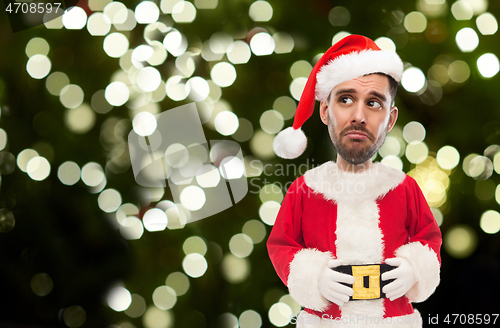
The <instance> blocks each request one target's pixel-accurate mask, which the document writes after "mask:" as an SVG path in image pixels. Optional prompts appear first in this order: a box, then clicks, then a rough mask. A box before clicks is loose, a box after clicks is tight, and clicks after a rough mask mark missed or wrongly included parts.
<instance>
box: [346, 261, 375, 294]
mask: <svg viewBox="0 0 500 328" xmlns="http://www.w3.org/2000/svg"><path fill="white" fill-rule="evenodd" d="M352 275H353V277H354V284H353V285H352V289H353V290H354V294H353V295H352V299H355V300H371V299H376V298H380V265H378V264H374V265H363V266H355V265H353V266H352ZM366 280H368V281H366ZM366 282H368V284H366ZM365 285H368V286H367V287H365Z"/></svg>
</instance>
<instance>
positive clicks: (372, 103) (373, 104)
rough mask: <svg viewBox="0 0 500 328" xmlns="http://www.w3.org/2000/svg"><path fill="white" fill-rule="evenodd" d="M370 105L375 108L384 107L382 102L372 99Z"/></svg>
mask: <svg viewBox="0 0 500 328" xmlns="http://www.w3.org/2000/svg"><path fill="white" fill-rule="evenodd" d="M368 106H370V107H373V108H380V107H382V104H381V103H379V102H378V101H376V100H371V101H369V102H368Z"/></svg>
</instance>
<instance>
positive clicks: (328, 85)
mask: <svg viewBox="0 0 500 328" xmlns="http://www.w3.org/2000/svg"><path fill="white" fill-rule="evenodd" d="M373 73H384V74H387V75H389V76H391V77H392V78H394V80H396V82H399V81H401V75H402V74H403V62H402V61H401V58H399V56H398V55H397V54H396V53H395V52H394V51H384V50H381V49H380V48H379V47H378V46H377V45H376V44H375V42H373V41H372V40H371V39H369V38H367V37H364V36H362V35H349V36H346V37H345V38H343V39H342V40H340V41H339V42H337V43H335V44H334V45H333V46H332V47H331V48H330V49H328V50H327V51H326V52H325V53H324V54H323V56H322V57H321V58H320V59H319V60H318V62H317V63H316V65H314V68H313V70H312V72H311V74H310V75H309V78H308V79H307V83H306V86H305V88H304V91H303V92H302V96H301V97H300V101H299V105H298V106H297V110H296V111H295V117H294V120H293V126H292V127H288V128H286V129H284V130H283V131H281V132H280V133H278V135H277V136H276V137H275V138H274V142H273V148H274V152H275V153H276V155H278V156H279V157H282V158H287V159H292V158H296V157H299V156H300V155H301V154H302V153H303V152H304V150H305V149H306V146H307V138H306V136H305V134H304V132H303V131H302V129H301V127H302V125H303V124H304V123H305V121H306V120H307V119H308V118H309V117H311V115H312V114H313V112H314V105H315V100H316V99H317V100H319V101H326V100H327V98H328V95H329V94H330V93H331V92H332V90H333V88H335V86H336V85H338V84H340V83H342V82H345V81H349V80H352V79H354V78H357V77H360V76H363V75H368V74H373Z"/></svg>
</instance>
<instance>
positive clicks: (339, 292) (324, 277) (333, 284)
mask: <svg viewBox="0 0 500 328" xmlns="http://www.w3.org/2000/svg"><path fill="white" fill-rule="evenodd" d="M339 265H342V261H341V260H330V261H328V263H327V265H326V267H325V268H324V269H323V272H322V273H321V275H320V276H319V282H318V284H319V292H320V293H321V295H323V297H324V298H326V299H327V300H329V301H330V302H332V303H335V304H337V305H338V306H342V305H344V303H345V302H347V301H349V297H350V296H352V294H353V293H354V291H353V290H352V288H350V287H347V286H345V285H342V284H341V283H342V282H343V283H346V284H351V285H352V284H354V277H353V276H350V275H348V274H345V273H340V272H337V271H335V270H332V269H333V268H336V267H338V266H339Z"/></svg>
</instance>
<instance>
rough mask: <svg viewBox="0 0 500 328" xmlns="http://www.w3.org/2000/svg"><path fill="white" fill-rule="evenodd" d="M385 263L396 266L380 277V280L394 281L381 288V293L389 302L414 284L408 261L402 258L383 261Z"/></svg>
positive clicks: (413, 276)
mask: <svg viewBox="0 0 500 328" xmlns="http://www.w3.org/2000/svg"><path fill="white" fill-rule="evenodd" d="M385 263H387V264H389V265H392V266H397V268H395V269H392V270H391V271H387V272H385V273H383V274H382V276H381V277H380V278H381V279H382V280H384V281H385V280H390V279H396V280H394V281H393V282H391V283H390V284H388V285H386V286H384V288H382V292H384V293H385V296H386V297H387V298H389V299H390V300H391V301H393V300H395V299H396V298H400V297H401V296H403V295H404V294H406V292H407V291H409V290H410V288H412V287H413V285H414V284H415V275H414V274H413V269H412V267H411V265H410V262H408V260H406V259H404V258H402V257H395V258H392V259H387V260H385Z"/></svg>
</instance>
